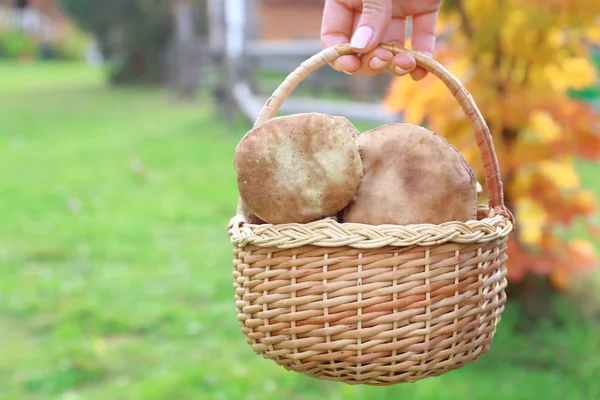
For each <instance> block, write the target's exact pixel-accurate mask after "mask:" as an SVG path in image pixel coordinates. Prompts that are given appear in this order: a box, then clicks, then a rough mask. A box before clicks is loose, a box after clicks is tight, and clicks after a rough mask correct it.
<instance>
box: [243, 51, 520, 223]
mask: <svg viewBox="0 0 600 400" xmlns="http://www.w3.org/2000/svg"><path fill="white" fill-rule="evenodd" d="M379 47H380V48H382V49H385V50H389V51H391V52H392V53H393V54H408V55H411V56H413V57H414V58H415V60H416V61H417V65H418V66H420V67H422V68H424V69H426V70H427V71H429V72H431V73H432V74H433V75H435V76H436V77H438V78H439V79H440V80H441V81H442V82H443V83H444V84H445V85H446V87H447V88H448V89H449V90H450V92H451V93H452V95H453V96H454V98H455V99H456V101H458V103H459V104H460V106H461V107H462V109H463V111H464V113H465V114H466V116H467V118H468V119H469V122H470V123H471V127H472V128H473V130H474V132H475V139H476V141H477V146H478V148H479V153H480V155H481V159H482V161H483V167H484V172H485V183H486V186H487V188H488V196H489V199H488V200H489V208H490V217H492V216H494V215H497V214H501V215H504V216H506V217H508V218H509V219H510V220H511V221H513V223H514V217H513V215H512V214H511V212H510V211H509V210H508V209H507V208H506V207H505V205H504V192H503V185H502V179H501V176H500V166H499V164H498V158H497V157H496V151H495V149H494V142H493V140H492V137H491V135H490V130H489V128H488V126H487V124H486V123H485V120H484V119H483V116H482V115H481V113H480V111H479V109H478V108H477V105H476V104H475V102H474V100H473V98H472V96H471V94H470V93H469V92H468V91H467V89H465V87H464V86H463V85H462V84H461V82H460V81H459V80H458V79H457V78H456V77H455V76H453V75H452V74H451V73H450V72H449V71H448V70H447V69H446V68H444V67H443V66H442V65H441V64H439V63H438V62H437V61H435V60H433V59H432V58H430V57H427V56H425V55H423V54H421V53H418V52H416V51H414V50H411V49H408V48H406V47H402V46H398V45H391V44H380V45H379ZM354 52H355V51H354V49H353V48H352V47H350V45H349V44H340V45H336V46H332V47H328V48H326V49H324V50H322V51H321V52H319V53H317V54H315V55H314V56H312V57H310V58H309V59H307V60H306V61H304V62H303V63H302V64H300V66H299V67H297V68H296V69H295V70H294V71H292V72H291V73H290V74H289V75H288V76H287V77H286V79H285V80H284V81H283V82H282V83H281V84H280V85H279V87H278V88H277V89H276V90H275V92H273V94H272V95H271V97H270V98H269V99H268V100H267V102H266V103H265V104H264V105H263V107H262V108H261V110H260V112H259V114H258V116H257V118H256V121H255V123H254V126H255V127H256V126H258V125H260V124H262V123H263V122H265V121H267V120H269V119H271V118H273V117H275V115H276V114H277V111H278V110H279V107H280V106H281V104H282V103H283V101H284V100H285V99H286V97H287V96H288V95H289V94H290V93H291V92H292V91H293V90H294V89H295V88H296V87H297V86H298V85H299V84H300V83H301V82H302V81H303V80H304V79H305V78H306V77H307V76H308V75H310V74H311V73H312V72H314V71H315V70H316V69H318V68H320V67H322V66H324V65H327V64H329V63H331V62H333V61H335V60H336V59H337V58H338V57H341V56H344V55H348V54H352V53H354Z"/></svg>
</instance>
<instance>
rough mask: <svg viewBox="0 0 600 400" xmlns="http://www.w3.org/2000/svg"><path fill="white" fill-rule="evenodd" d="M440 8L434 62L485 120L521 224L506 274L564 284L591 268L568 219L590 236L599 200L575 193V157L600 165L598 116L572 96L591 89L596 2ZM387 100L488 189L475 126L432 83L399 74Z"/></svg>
mask: <svg viewBox="0 0 600 400" xmlns="http://www.w3.org/2000/svg"><path fill="white" fill-rule="evenodd" d="M443 4H444V5H443V9H442V13H441V15H440V23H439V26H438V37H439V38H440V39H439V41H438V45H437V47H436V55H435V58H436V59H437V60H438V61H440V62H441V63H442V65H444V66H445V67H446V68H448V69H449V70H450V71H451V72H452V73H453V74H454V75H455V76H457V77H458V78H459V79H460V80H461V82H463V84H464V85H465V87H466V88H467V89H468V90H469V92H470V93H471V94H472V96H473V98H474V99H475V102H476V103H477V105H478V107H479V108H480V110H481V112H482V114H483V116H484V118H485V119H486V122H487V123H488V125H489V127H490V130H491V133H492V136H493V138H494V142H495V146H496V151H497V154H498V158H499V162H500V166H501V169H502V174H503V175H502V178H503V182H504V186H505V187H504V191H505V196H506V203H507V205H508V206H509V208H510V209H511V210H512V211H513V212H514V214H515V216H516V218H517V230H516V231H515V234H513V235H512V239H511V240H512V241H511V242H510V243H509V257H510V259H509V279H510V280H511V281H512V282H519V281H520V280H521V279H522V278H523V277H524V276H525V275H526V274H528V273H534V274H541V275H547V276H549V277H550V279H551V282H552V283H553V284H554V285H555V286H556V287H558V288H564V287H565V286H566V285H567V284H568V282H569V279H570V278H571V277H572V276H574V275H575V274H576V273H578V272H580V271H586V270H589V269H590V268H591V267H593V266H595V265H596V264H597V255H596V253H595V252H594V248H593V245H592V244H591V243H590V242H589V241H586V240H584V239H583V238H573V236H572V235H568V234H565V233H564V232H565V231H566V229H568V228H569V227H571V226H572V225H573V224H574V223H578V224H580V223H583V224H585V225H586V226H587V228H589V229H590V230H591V231H593V230H594V229H595V227H594V225H593V218H592V217H593V215H594V213H595V209H596V204H595V198H594V196H593V194H592V193H590V192H589V191H587V190H585V189H583V188H582V187H581V185H580V182H579V176H578V173H577V170H576V162H577V160H578V159H584V160H592V159H598V158H600V120H599V118H598V115H597V113H596V112H594V110H593V109H592V108H591V107H590V106H589V105H588V103H586V102H583V101H579V100H575V99H574V98H573V97H572V96H570V95H569V92H570V91H571V90H577V89H583V88H586V87H589V86H591V85H593V84H595V82H596V79H597V76H596V75H597V73H596V69H595V68H594V66H593V64H592V62H591V55H590V44H593V43H599V44H600V20H599V17H598V16H599V15H600V2H598V1H589V0H543V1H542V0H492V1H490V0H445V1H444V2H443ZM407 46H409V47H410V43H407ZM386 105H387V106H388V107H389V108H391V109H393V110H394V111H401V112H403V114H404V117H405V119H406V121H407V122H410V123H414V124H422V125H427V126H428V127H429V128H430V129H432V130H433V131H435V132H437V133H439V134H442V135H444V136H445V137H446V138H448V139H449V140H450V141H451V142H452V143H453V144H455V145H456V146H457V147H458V148H459V149H460V150H461V151H462V152H463V154H465V156H466V157H467V158H468V160H469V161H470V163H471V165H472V166H473V168H474V169H475V170H476V173H477V175H478V179H480V182H482V183H483V182H484V180H483V179H484V178H483V175H482V170H483V169H482V166H481V163H480V162H479V159H478V157H479V154H478V152H477V147H476V144H475V141H474V138H473V133H472V130H471V128H470V125H469V123H468V121H467V120H466V118H465V116H464V114H463V112H462V110H461V108H460V107H459V106H458V104H456V101H455V100H454V98H453V97H452V96H451V95H450V93H449V92H448V90H447V88H446V87H445V86H444V85H443V84H442V83H441V82H440V81H439V80H438V79H437V78H435V77H434V76H432V75H431V74H429V76H428V77H427V78H425V79H424V80H422V81H420V82H414V81H413V80H411V79H409V78H397V79H396V80H395V81H394V83H393V85H392V88H391V90H390V93H389V96H388V98H387V99H386ZM599 179H600V177H599ZM484 186H485V185H484Z"/></svg>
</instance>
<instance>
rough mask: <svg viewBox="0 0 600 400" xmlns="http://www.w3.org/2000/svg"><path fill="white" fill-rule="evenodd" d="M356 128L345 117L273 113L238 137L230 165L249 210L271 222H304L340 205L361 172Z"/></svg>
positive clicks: (350, 195)
mask: <svg viewBox="0 0 600 400" xmlns="http://www.w3.org/2000/svg"><path fill="white" fill-rule="evenodd" d="M358 135H359V132H358V130H357V129H356V128H355V127H354V125H352V123H351V122H350V121H348V120H347V119H346V118H344V117H339V116H331V115H326V114H320V113H301V114H294V115H288V116H281V117H276V118H273V119H270V120H267V121H265V122H264V123H262V124H260V125H258V126H256V127H254V128H253V129H251V130H250V131H249V132H248V133H247V134H246V135H245V136H244V137H243V138H242V140H241V141H240V142H239V143H238V145H237V147H236V149H235V155H234V167H235V171H236V175H237V183H238V189H239V192H240V196H241V198H242V201H243V202H244V204H245V205H246V206H247V208H248V210H249V212H251V213H252V214H254V215H255V216H256V217H257V218H259V219H261V220H263V221H265V222H268V223H272V224H282V223H292V222H296V223H306V222H310V221H314V220H318V219H322V218H325V217H328V216H331V215H335V214H337V213H338V212H339V211H341V210H342V209H343V208H344V207H345V206H346V205H347V204H348V203H349V202H350V201H351V200H352V198H353V197H354V194H355V191H356V188H357V187H358V185H359V182H360V178H361V176H362V161H361V159H360V154H359V152H358V146H357V144H356V142H355V139H356V137H357V136H358Z"/></svg>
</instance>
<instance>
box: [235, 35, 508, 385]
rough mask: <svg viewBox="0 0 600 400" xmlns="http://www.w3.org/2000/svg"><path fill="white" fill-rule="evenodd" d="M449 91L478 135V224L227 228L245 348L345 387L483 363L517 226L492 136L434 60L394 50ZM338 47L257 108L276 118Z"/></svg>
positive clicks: (341, 49)
mask: <svg viewBox="0 0 600 400" xmlns="http://www.w3.org/2000/svg"><path fill="white" fill-rule="evenodd" d="M380 47H382V48H385V49H388V50H391V51H392V52H393V53H395V54H396V53H407V54H411V55H412V56H414V57H415V58H416V60H417V63H418V65H420V66H422V67H424V68H425V69H426V70H428V71H430V72H431V73H433V74H434V75H435V76H437V77H438V78H439V79H440V80H442V81H443V82H444V83H445V85H446V86H447V87H448V89H450V91H451V93H452V94H453V95H454V96H455V98H456V100H457V101H458V102H459V104H460V105H461V106H462V108H463V110H464V112H465V114H466V115H467V117H468V118H469V120H470V122H471V124H472V128H473V130H474V132H475V135H476V138H477V143H478V146H479V150H480V153H481V156H482V159H483V165H484V166H485V173H486V185H487V187H488V189H489V190H488V192H489V193H488V194H489V196H488V197H489V205H486V206H480V208H479V214H480V216H479V217H478V220H474V221H468V222H448V223H444V224H441V225H429V224H427V225H411V226H397V225H384V226H371V225H364V224H356V223H338V222H336V221H335V220H333V219H324V220H320V221H316V222H311V223H307V224H297V223H291V224H281V225H271V224H263V225H254V224H249V223H248V222H247V221H246V220H245V219H244V218H243V217H242V216H241V214H239V213H238V214H239V215H237V216H235V217H233V218H232V219H231V221H230V224H229V235H230V237H231V240H232V242H233V244H234V247H235V248H234V261H233V265H234V272H233V277H234V289H235V304H236V308H237V315H238V320H239V321H240V323H241V325H242V332H243V334H244V335H245V336H246V337H247V343H248V344H249V345H251V346H252V348H253V349H254V351H255V352H256V353H257V354H259V355H262V356H263V357H264V358H267V359H271V360H273V361H274V362H276V363H277V364H279V365H281V366H283V367H284V368H286V369H287V370H294V371H298V372H302V373H304V374H306V375H308V376H311V377H315V378H319V379H326V380H333V381H341V382H345V383H348V384H367V385H390V384H395V383H400V382H414V381H417V380H420V379H423V378H426V377H431V376H438V375H441V374H443V373H445V372H448V371H451V370H454V369H457V368H459V367H461V366H463V365H465V364H467V363H471V362H474V361H476V360H477V359H478V358H479V357H480V356H481V355H482V354H484V353H485V352H486V351H487V349H488V346H489V345H490V342H491V341H492V338H493V337H494V334H495V332H496V326H497V324H498V322H499V321H500V315H501V313H502V311H503V309H504V303H505V300H506V295H505V287H506V284H507V282H506V278H505V276H506V260H507V256H506V243H507V237H508V235H509V234H510V233H511V231H512V230H513V226H514V219H513V216H512V214H511V213H510V211H509V210H507V209H506V207H505V206H504V204H503V193H502V182H501V178H500V172H499V166H498V161H497V158H496V154H495V151H494V147H493V142H492V139H491V137H490V134H489V130H488V128H487V126H486V124H485V121H484V120H483V118H482V116H481V114H480V113H479V110H478V109H477V107H476V105H475V104H474V102H473V100H472V98H471V96H470V94H469V93H468V92H467V90H466V89H465V88H464V87H463V86H462V85H461V83H460V82H459V81H458V80H457V79H456V78H455V77H454V76H452V75H451V74H450V73H449V72H448V71H447V70H446V69H445V68H444V67H442V66H441V65H440V64H438V63H437V62H436V61H434V60H432V59H431V58H427V57H425V56H423V55H421V54H418V53H415V52H414V51H412V50H410V49H406V48H403V47H399V46H391V45H381V46H380ZM351 53H352V49H351V48H350V47H349V45H338V46H334V47H331V48H328V49H325V50H323V51H322V52H320V53H318V54H316V55H314V56H313V57H311V58H310V59H308V60H306V61H305V62H303V63H302V64H301V66H300V67H298V68H297V69H296V70H295V71H294V72H292V73H291V74H290V75H289V76H288V77H287V78H286V79H285V81H284V82H283V83H282V84H281V85H280V86H279V88H278V89H277V90H276V91H275V93H274V94H273V95H272V96H271V98H270V99H269V100H268V101H267V103H266V104H265V105H264V107H263V108H262V110H261V112H260V114H259V116H258V118H257V120H256V122H255V126H256V125H259V124H261V123H263V122H264V121H266V120H268V119H270V118H273V117H274V116H275V115H276V112H277V110H278V108H279V106H280V105H281V104H282V102H283V101H284V99H285V97H286V96H287V95H288V94H289V93H290V92H291V91H292V90H293V89H294V88H295V87H296V86H297V85H298V84H299V83H300V82H301V81H302V80H303V79H304V78H305V77H306V76H308V75H309V74H310V73H311V72H312V71H314V70H315V69H317V68H319V67H321V66H324V65H327V64H328V63H330V62H332V61H334V60H335V59H336V58H338V57H340V56H342V55H345V54H351Z"/></svg>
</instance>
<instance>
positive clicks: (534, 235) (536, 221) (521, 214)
mask: <svg viewBox="0 0 600 400" xmlns="http://www.w3.org/2000/svg"><path fill="white" fill-rule="evenodd" d="M515 216H516V218H517V221H518V224H519V237H520V239H521V242H522V243H523V244H525V245H527V246H532V247H537V246H539V245H540V244H541V242H542V238H543V228H544V225H545V224H546V221H547V220H548V215H547V213H546V211H545V210H544V209H543V208H542V207H540V206H539V205H538V204H537V203H536V202H535V201H534V200H533V199H532V198H530V197H523V198H521V199H520V200H519V201H517V204H516V213H515Z"/></svg>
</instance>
